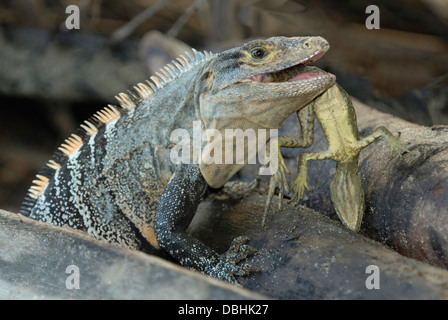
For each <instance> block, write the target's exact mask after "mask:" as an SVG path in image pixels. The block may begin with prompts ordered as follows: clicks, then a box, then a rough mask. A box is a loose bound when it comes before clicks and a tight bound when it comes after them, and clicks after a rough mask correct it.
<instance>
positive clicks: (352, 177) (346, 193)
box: [330, 158, 364, 232]
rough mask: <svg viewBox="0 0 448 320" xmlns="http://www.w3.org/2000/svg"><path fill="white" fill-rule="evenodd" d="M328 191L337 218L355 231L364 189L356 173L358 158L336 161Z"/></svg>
mask: <svg viewBox="0 0 448 320" xmlns="http://www.w3.org/2000/svg"><path fill="white" fill-rule="evenodd" d="M330 191H331V201H332V202H333V205H334V208H335V210H336V213H337V215H338V217H339V219H341V221H342V222H343V224H345V225H346V226H347V227H348V228H349V229H351V230H353V231H355V232H357V231H358V230H359V228H360V226H361V221H362V216H363V214H364V191H363V188H362V185H361V179H360V178H359V175H358V158H356V159H354V160H351V161H347V162H338V163H337V165H336V175H335V177H334V179H333V181H332V182H331V184H330Z"/></svg>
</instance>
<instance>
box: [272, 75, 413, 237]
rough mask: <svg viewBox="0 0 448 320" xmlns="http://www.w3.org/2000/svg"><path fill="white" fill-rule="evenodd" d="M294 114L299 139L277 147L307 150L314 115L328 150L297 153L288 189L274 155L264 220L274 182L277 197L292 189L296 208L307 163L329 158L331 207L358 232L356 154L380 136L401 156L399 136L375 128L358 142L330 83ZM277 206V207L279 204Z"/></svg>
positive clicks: (345, 105) (342, 97) (360, 200)
mask: <svg viewBox="0 0 448 320" xmlns="http://www.w3.org/2000/svg"><path fill="white" fill-rule="evenodd" d="M304 72H311V73H313V72H315V73H321V72H322V73H323V72H324V71H322V70H320V69H319V68H317V67H313V66H307V67H305V69H304ZM297 114H298V117H299V120H300V124H301V137H286V136H284V137H279V142H280V143H279V144H281V145H283V146H285V147H291V148H308V147H310V146H311V145H312V144H313V139H314V138H313V136H314V115H316V117H317V119H318V120H319V123H320V125H321V127H322V129H323V131H324V134H325V137H326V138H327V141H328V149H327V150H326V151H321V152H304V153H302V154H300V156H299V166H298V170H297V176H296V178H295V180H294V182H293V183H292V185H291V186H290V187H289V186H288V184H287V182H286V177H285V174H289V170H288V169H287V167H286V165H285V162H284V160H283V157H282V155H281V153H280V152H279V153H278V156H279V160H278V161H279V170H278V171H277V172H276V173H275V174H273V175H272V177H271V181H270V188H269V195H268V201H267V203H266V207H265V217H266V214H267V210H268V209H269V204H270V202H271V199H272V197H273V194H274V189H275V186H276V184H277V183H278V184H279V186H280V189H281V194H283V189H286V191H287V192H290V190H294V193H293V195H292V198H291V200H290V202H293V201H294V199H296V200H295V201H294V203H295V204H296V205H297V204H298V203H299V202H300V200H302V197H303V193H304V191H305V188H306V189H308V190H309V187H308V184H307V172H308V170H307V162H308V160H325V159H332V160H334V161H335V162H336V174H335V177H334V179H333V180H332V182H331V184H330V195H331V200H332V203H333V206H334V208H335V211H336V213H337V215H338V217H339V218H340V220H341V221H342V223H343V224H344V225H345V226H347V227H348V228H349V229H351V230H353V231H355V232H356V231H359V228H360V226H361V221H362V217H363V214H364V191H363V189H362V185H361V179H360V178H359V175H358V157H359V153H360V152H361V150H362V149H364V148H365V147H367V146H368V145H369V144H371V143H372V142H374V141H375V140H376V139H378V138H381V137H382V138H384V139H385V140H386V142H387V143H388V144H389V146H390V148H391V155H392V152H393V151H396V152H397V153H398V155H399V156H400V157H401V153H402V152H406V151H408V150H407V149H406V147H405V146H404V144H403V142H401V141H400V140H399V136H398V137H397V136H394V135H393V134H392V133H391V132H390V131H389V130H387V129H386V128H385V127H379V128H377V129H376V130H375V131H374V132H373V133H371V134H370V135H368V136H367V137H364V138H362V139H360V138H359V136H358V127H357V123H356V113H355V109H354V108H353V104H352V101H351V99H350V97H349V95H348V94H347V93H346V92H345V90H344V89H343V88H342V87H341V86H340V85H338V84H334V85H333V86H332V87H330V88H329V89H328V90H327V91H325V92H324V93H323V94H321V95H319V96H318V97H317V98H316V99H315V100H314V101H313V102H312V103H310V105H308V106H306V107H304V108H302V109H299V110H298V113H297ZM280 201H281V199H280ZM279 207H280V208H281V202H280V203H279ZM265 219H266V218H264V219H263V221H264V220H265Z"/></svg>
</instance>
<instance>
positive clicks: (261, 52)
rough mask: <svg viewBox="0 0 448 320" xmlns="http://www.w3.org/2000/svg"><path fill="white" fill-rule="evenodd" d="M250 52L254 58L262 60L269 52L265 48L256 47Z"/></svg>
mask: <svg viewBox="0 0 448 320" xmlns="http://www.w3.org/2000/svg"><path fill="white" fill-rule="evenodd" d="M250 54H251V55H252V58H254V59H257V60H260V59H263V58H264V57H265V56H266V54H267V52H266V50H265V49H263V48H255V49H252V51H251V53H250Z"/></svg>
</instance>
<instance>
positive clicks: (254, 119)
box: [21, 37, 335, 282]
mask: <svg viewBox="0 0 448 320" xmlns="http://www.w3.org/2000/svg"><path fill="white" fill-rule="evenodd" d="M328 48H329V45H328V42H327V41H326V40H325V39H323V38H321V37H291V38H286V37H273V38H269V39H265V40H254V41H251V42H248V43H247V44H245V45H243V46H241V47H237V48H234V49H230V50H227V51H225V52H222V53H220V54H212V53H209V52H207V51H204V52H198V51H196V50H193V51H192V52H191V53H190V52H187V53H186V56H180V57H179V58H178V59H176V60H175V61H173V62H172V64H169V65H167V66H166V67H165V68H164V69H163V70H162V71H161V72H160V73H157V76H152V77H150V81H147V84H143V83H140V84H138V85H136V86H135V87H134V89H133V90H131V91H130V94H125V93H121V94H119V95H118V96H117V97H116V98H117V100H118V102H119V106H114V105H109V106H108V107H106V108H105V109H103V110H102V111H99V112H98V113H96V114H95V115H94V116H93V117H91V118H90V119H89V120H87V121H85V122H84V124H82V125H81V127H80V128H79V129H78V131H77V132H76V133H75V134H72V135H71V137H69V138H68V139H66V140H65V143H64V144H62V145H61V147H60V148H59V151H57V152H56V153H55V155H54V156H53V158H52V159H51V160H49V161H48V163H47V165H46V167H45V168H44V169H43V170H42V171H41V172H40V173H39V174H38V175H37V179H36V180H34V181H33V185H32V186H31V187H30V189H29V192H28V194H27V196H26V198H25V200H24V203H23V206H22V209H21V213H22V214H23V215H26V216H29V217H31V218H34V219H37V220H41V221H44V222H48V223H52V224H55V225H58V226H69V227H71V228H75V229H79V230H83V231H85V232H88V233H89V234H91V235H93V236H94V237H96V238H98V239H102V240H106V241H109V242H112V243H116V244H118V245H121V246H123V247H127V248H132V249H137V250H141V251H145V252H149V253H154V252H157V251H159V252H160V251H164V252H168V253H169V255H171V256H172V257H173V258H175V259H176V260H177V261H179V262H180V263H181V264H182V265H183V266H185V267H188V268H192V269H196V270H199V271H201V272H203V273H205V274H207V275H209V276H212V277H216V278H219V279H225V280H228V281H230V282H235V281H236V280H235V278H234V275H246V274H248V273H250V272H251V271H252V270H254V269H253V268H252V267H251V266H249V265H246V264H243V265H236V263H237V262H239V261H241V260H243V259H245V258H246V257H247V255H248V254H249V253H250V252H252V249H251V248H250V247H249V246H248V245H246V244H245V242H246V241H247V238H245V237H239V238H237V239H235V240H234V242H233V243H232V245H231V248H230V249H229V251H227V252H226V253H224V254H221V255H219V254H217V253H216V252H214V251H213V250H211V249H210V248H208V247H207V246H205V245H204V244H202V243H201V242H199V241H198V240H197V239H195V238H193V237H192V236H191V235H189V234H188V233H187V232H186V229H187V227H188V225H189V223H190V221H191V219H192V218H193V216H194V214H195V211H196V209H197V206H198V204H199V202H200V201H201V199H202V198H203V197H204V195H205V193H206V192H207V190H208V189H209V187H212V188H218V187H221V186H222V185H224V184H225V183H226V181H228V180H229V179H230V178H231V177H232V175H234V173H236V172H237V171H238V170H240V169H241V168H242V167H244V166H245V164H246V162H245V163H243V164H217V163H205V162H199V163H197V164H195V163H190V164H184V163H180V164H175V163H174V162H173V161H172V160H171V157H170V152H171V149H172V148H173V142H172V141H171V140H170V133H172V132H173V130H175V129H184V130H187V132H189V133H190V136H191V133H192V123H193V122H195V121H200V124H201V129H203V130H206V129H216V130H219V131H220V132H223V133H224V132H225V130H226V129H237V128H238V129H242V130H245V129H247V128H253V129H254V130H255V131H256V132H258V130H259V129H272V128H274V129H278V128H280V127H281V126H282V123H283V121H284V120H285V119H286V118H287V117H288V116H289V115H290V114H292V113H294V112H296V111H297V110H299V109H300V108H302V107H303V106H305V105H307V104H309V103H310V102H311V101H312V100H313V99H314V98H315V97H316V96H317V95H319V94H321V93H322V92H324V91H325V90H327V89H328V88H329V87H330V86H332V85H333V83H334V81H335V77H334V76H333V75H331V74H329V73H320V74H316V73H307V72H303V68H304V65H305V64H307V63H310V62H312V61H315V60H317V59H318V58H320V57H321V56H322V55H323V54H324V53H325V52H326V51H327V50H328ZM266 139H268V138H266ZM266 139H265V141H264V143H266ZM209 142H210V141H209ZM204 143H207V141H205V142H204ZM202 147H204V145H203V146H202Z"/></svg>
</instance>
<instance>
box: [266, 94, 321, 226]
mask: <svg viewBox="0 0 448 320" xmlns="http://www.w3.org/2000/svg"><path fill="white" fill-rule="evenodd" d="M297 118H298V120H299V123H300V130H301V135H300V137H293V136H280V137H278V153H277V154H278V170H277V171H276V172H275V173H274V174H272V175H271V179H270V182H269V191H268V199H267V201H266V205H265V209H264V215H263V219H262V226H263V227H264V226H265V223H266V217H267V214H268V212H269V207H270V206H271V202H272V198H273V197H274V194H275V187H276V186H277V184H278V186H279V189H280V190H279V203H278V210H280V211H281V210H282V208H283V202H282V200H283V196H282V195H283V192H284V190H286V192H288V193H289V192H290V188H289V186H288V182H287V180H286V174H289V170H288V168H287V166H286V164H285V160H284V159H283V156H282V154H281V152H280V148H281V147H284V148H308V147H310V146H311V145H312V144H313V140H314V110H313V103H311V104H309V105H308V106H306V107H305V108H303V109H301V110H299V111H297ZM269 151H270V144H269V143H268V145H267V148H266V153H269Z"/></svg>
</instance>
